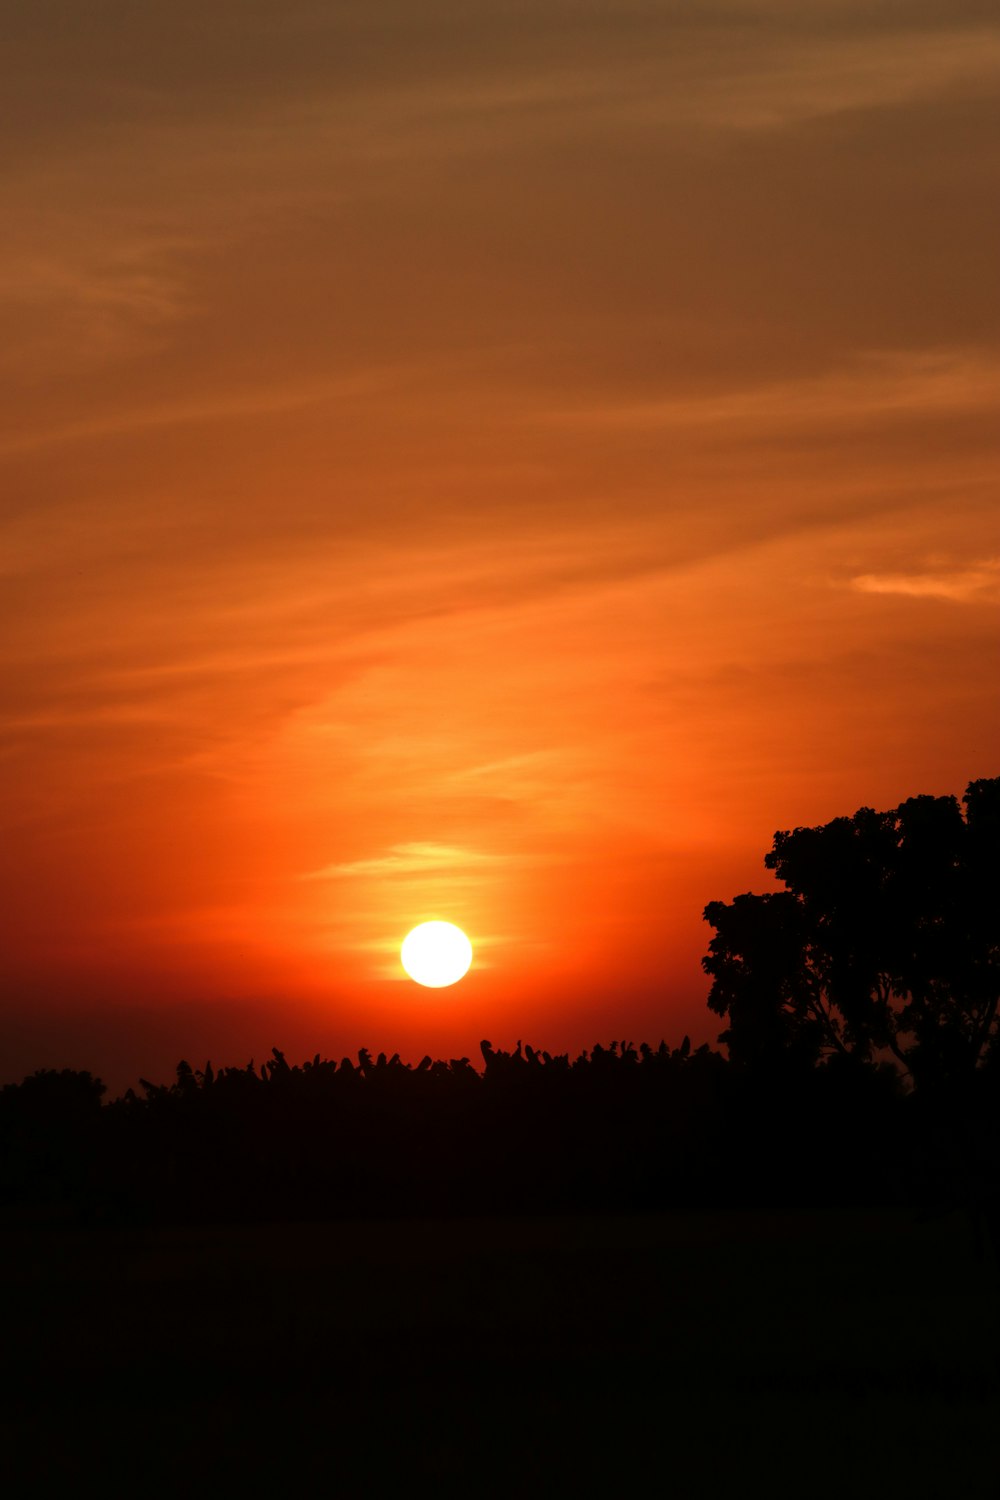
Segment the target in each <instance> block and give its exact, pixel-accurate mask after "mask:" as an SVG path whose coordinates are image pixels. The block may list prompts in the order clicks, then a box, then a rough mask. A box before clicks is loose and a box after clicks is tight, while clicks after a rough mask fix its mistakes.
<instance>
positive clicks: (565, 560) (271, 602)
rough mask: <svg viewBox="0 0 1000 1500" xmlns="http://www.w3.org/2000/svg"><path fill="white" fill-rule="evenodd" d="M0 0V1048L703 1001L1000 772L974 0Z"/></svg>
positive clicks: (161, 1052) (318, 1035) (627, 1019)
mask: <svg viewBox="0 0 1000 1500" xmlns="http://www.w3.org/2000/svg"><path fill="white" fill-rule="evenodd" d="M2 10H3V27H4V36H5V45H4V56H5V61H4V69H5V75H6V76H5V78H4V82H3V89H2V91H0V100H2V104H0V108H2V111H3V114H4V117H5V118H4V122H3V125H4V128H3V140H4V142H5V146H4V156H5V163H4V165H5V173H4V182H5V186H4V189H3V192H4V223H5V233H4V236H3V242H2V246H0V269H2V277H0V280H2V303H0V315H2V330H0V365H2V367H3V375H4V389H5V398H4V401H3V404H2V410H0V469H2V488H0V494H2V497H3V498H2V506H3V512H2V530H0V538H2V539H0V570H2V574H3V588H2V591H0V601H2V603H0V609H2V619H0V668H2V672H3V678H4V682H5V689H4V703H5V717H4V723H3V731H2V742H0V751H2V766H3V776H2V779H0V799H2V830H0V850H2V885H0V898H2V901H0V911H2V918H0V920H2V925H3V940H2V960H0V961H2V973H0V985H2V992H3V997H4V998H3V1005H4V1012H5V1021H4V1026H3V1028H2V1034H0V1078H2V1079H7V1078H13V1077H18V1076H20V1075H21V1074H22V1073H23V1072H24V1071H25V1070H27V1069H29V1068H33V1067H37V1066H42V1065H52V1066H62V1065H64V1064H72V1065H77V1066H91V1067H93V1068H95V1069H96V1070H98V1071H100V1072H102V1073H103V1075H104V1076H105V1077H108V1078H110V1079H111V1080H112V1081H113V1082H114V1083H115V1084H116V1085H117V1086H121V1085H122V1084H123V1083H125V1082H128V1081H131V1079H133V1078H134V1077H135V1076H136V1075H137V1074H138V1073H139V1072H145V1073H147V1075H148V1074H149V1073H153V1074H155V1075H156V1076H163V1075H164V1074H166V1072H167V1071H168V1070H169V1068H170V1066H171V1064H172V1063H173V1062H174V1061H175V1060H176V1058H177V1057H178V1056H180V1055H181V1054H185V1055H188V1056H190V1058H191V1060H192V1061H193V1062H195V1063H199V1064H200V1063H201V1062H203V1061H204V1059H205V1057H206V1056H211V1057H212V1058H213V1060H214V1061H216V1062H217V1063H218V1062H220V1061H221V1062H225V1061H245V1060H246V1058H247V1057H249V1056H250V1055H255V1056H257V1057H258V1058H259V1057H260V1056H261V1055H263V1054H264V1053H265V1051H266V1049H267V1048H268V1047H270V1045H271V1044H272V1042H276V1043H278V1044H279V1045H283V1046H286V1048H287V1049H288V1050H289V1051H290V1053H292V1054H295V1055H300V1054H303V1053H305V1052H306V1051H309V1052H312V1051H314V1050H316V1049H317V1048H319V1049H321V1050H323V1051H324V1052H327V1051H329V1052H334V1053H338V1054H339V1053H340V1052H343V1051H353V1050H355V1049H356V1048H357V1047H358V1046H359V1045H361V1044H363V1043H367V1044H368V1045H370V1046H373V1047H375V1048H378V1047H383V1046H385V1047H388V1048H389V1049H390V1050H391V1049H393V1048H396V1047H398V1048H400V1050H402V1051H403V1052H404V1054H405V1055H407V1056H413V1057H416V1056H419V1055H420V1053H421V1052H422V1051H424V1050H425V1049H426V1050H430V1051H432V1052H435V1053H451V1054H460V1053H463V1052H465V1053H470V1054H474V1049H475V1048H476V1047H477V1044H478V1041H479V1038H480V1037H481V1036H484V1035H487V1036H490V1037H492V1039H493V1040H494V1042H495V1043H497V1044H498V1045H509V1044H512V1043H513V1041H514V1040H515V1039H516V1038H517V1037H518V1036H524V1037H525V1038H526V1039H531V1040H534V1041H535V1042H536V1044H538V1045H543V1046H548V1047H550V1048H552V1049H563V1048H565V1047H578V1046H581V1045H584V1044H589V1043H590V1042H592V1041H594V1040H596V1039H598V1038H604V1039H605V1040H606V1039H608V1038H611V1037H616V1036H617V1037H620V1036H624V1035H628V1036H629V1037H631V1038H633V1039H635V1040H639V1039H641V1038H644V1037H646V1038H649V1039H650V1040H653V1041H658V1040H659V1038H660V1037H661V1036H664V1035H665V1036H667V1038H668V1039H669V1040H679V1038H680V1036H681V1034H682V1033H683V1032H684V1031H690V1032H691V1034H692V1036H693V1037H695V1039H696V1040H699V1041H700V1040H703V1039H714V1037H715V1035H716V1033H717V1031H718V1029H719V1023H718V1021H717V1018H715V1017H712V1016H710V1015H709V1014H708V1013H707V1011H706V1010H705V996H706V994H707V983H706V981H705V978H704V976H703V975H702V973H701V970H700V958H701V955H702V953H703V952H704V951H705V946H706V943H707V940H708V937H709V935H710V933H709V929H708V928H707V927H706V926H705V925H704V924H703V923H702V921H701V910H702V908H703V906H704V905H705V903H706V901H708V900H710V899H713V898H724V899H728V898H729V897H731V896H732V895H733V894H735V893H736V892H737V891H739V890H745V889H747V888H750V887H755V888H757V889H762V888H766V887H767V884H768V877H766V876H765V873H764V871H763V868H762V863H761V861H762V858H763V855H764V853H765V851H766V850H767V848H768V847H769V845H770V841H771V837H772V834H773V832H774V830H775V829H776V828H778V827H789V826H794V825H796V824H799V823H815V822H819V821H824V820H826V819H828V818H830V817H833V816H835V815H837V814H838V813H847V812H852V811H853V810H854V809H855V808H856V807H858V806H859V805H861V804H869V805H873V806H877V807H882V806H891V805H894V804H895V803H896V802H898V801H899V800H901V799H902V798H903V797H906V796H908V795H911V794H913V793H917V792H932V793H949V792H955V793H961V791H962V790H963V789H964V787H965V785H966V783H967V782H968V781H969V780H970V779H972V778H974V777H979V776H990V775H996V774H998V772H1000V754H998V747H1000V696H998V690H997V686H996V683H997V680H998V668H1000V634H998V624H1000V613H998V610H1000V525H998V521H1000V506H998V493H997V490H998V487H997V476H998V468H1000V466H998V455H997V448H998V442H997V439H998V422H997V404H998V396H1000V355H998V347H997V310H998V286H1000V278H998V276H997V273H996V268H997V266H998V265H1000V254H998V250H1000V246H998V243H997V241H998V238H1000V236H998V233H997V230H998V212H997V204H998V203H1000V193H998V186H1000V183H998V176H1000V174H998V166H1000V148H998V144H997V143H998V141H1000V24H998V23H997V21H996V13H995V9H994V8H993V7H992V6H986V5H981V4H973V3H963V0H957V3H956V0H948V3H947V4H946V3H945V0H934V3H930V0H927V3H924V0H913V3H908V4H906V5H901V4H898V3H891V4H890V3H882V4H878V3H876V4H869V3H866V4H860V3H857V4H854V3H849V0H818V3H815V4H810V5H809V6H802V5H801V4H797V3H792V0H787V3H786V0H780V3H779V0H775V3H770V4H769V3H757V0H731V3H728V4H719V5H716V4H712V3H708V4H705V5H701V4H699V5H697V6H691V5H690V4H689V3H687V0H683V3H682V0H675V3H670V0H664V3H655V4H654V3H643V0H636V3H623V4H621V5H615V6H611V5H606V4H600V5H598V4H596V3H592V0H579V3H575V4H573V5H567V4H564V3H556V0H532V3H530V4H528V3H524V4H516V3H509V0H508V3H500V0H477V3H476V4H475V5H471V6H470V5H467V4H465V5H459V4H457V3H451V0H449V3H433V0H431V3H425V4H421V5H414V4H412V3H411V0H405V3H404V0H365V3H361V0H357V3H337V4H335V3H330V4H318V3H316V0H308V3H306V0H284V3H283V4H281V5H280V6H279V5H278V4H277V3H276V0H198V3H194V0H171V3H170V4H169V5H167V4H165V3H163V0H146V3H144V4H143V5H141V6H139V5H134V4H131V3H125V0H108V3H104V4H100V5H97V4H94V5H86V6H74V5H70V4H66V3H57V0H33V3H32V5H30V6H6V5H5V6H3V7H2ZM427 916H441V917H446V918H449V919H451V920H454V921H456V922H458V923H460V924H461V925H462V926H463V927H465V928H466V930H467V931H468V932H469V934H470V936H471V937H472V940H473V942H474V944H475V946H476V954H477V962H476V965H475V967H474V969H473V971H472V973H471V974H470V975H469V976H468V978H467V979H466V980H464V981H463V982H462V983H461V984H460V985H459V986H457V987H456V988H455V989H452V990H444V991H440V992H437V993H434V992H430V991H424V990H420V989H418V988H417V987H415V986H413V985H412V984H410V983H409V982H408V981H406V980H405V979H404V978H403V977H402V974H401V971H400V970H399V968H398V963H397V958H396V954H397V950H398V944H399V941H400V940H401V938H402V936H403V935H404V933H405V932H406V930H407V929H408V928H409V927H410V926H412V925H413V924H414V923H415V922H416V921H418V920H420V919H421V918H424V917H427Z"/></svg>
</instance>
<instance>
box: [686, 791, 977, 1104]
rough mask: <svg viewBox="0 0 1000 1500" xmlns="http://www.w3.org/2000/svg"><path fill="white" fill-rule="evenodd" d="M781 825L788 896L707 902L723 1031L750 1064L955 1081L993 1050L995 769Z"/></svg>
mask: <svg viewBox="0 0 1000 1500" xmlns="http://www.w3.org/2000/svg"><path fill="white" fill-rule="evenodd" d="M963 802H964V806H965V815H964V816H963V814H962V810H961V808H960V807H959V804H958V802H957V800H956V799H955V798H954V797H926V796H925V797H911V798H909V799H908V800H907V801H906V802H903V803H901V804H900V805H899V806H898V807H896V808H893V809H892V811H890V812H883V813H879V812H873V811H872V809H871V808H867V807H863V808H860V809H859V810H858V811H857V812H856V813H855V814H854V816H853V817H849V818H848V817H843V818H835V819H834V820H833V821H832V822H830V823H826V824H823V825H822V826H820V827H818V828H796V829H794V830H792V831H784V832H778V833H776V834H775V836H774V845H773V847H772V849H771V852H770V853H769V854H768V855H767V856H766V857H765V860H764V863H765V865H766V867H767V868H768V869H769V870H773V871H774V873H775V874H776V875H777V876H778V878H779V879H780V880H782V881H783V882H784V884H785V886H786V889H785V890H784V891H776V892H773V893H771V894H768V895H752V894H746V895H742V896H737V897H736V898H735V900H734V901H732V902H731V903H728V904H727V903H725V902H722V901H713V902H710V903H709V905H708V906H707V907H706V908H705V918H706V920H707V921H708V922H709V923H710V924H711V925H712V926H713V927H714V928H715V929H716V936H715V937H714V938H713V939H712V940H711V942H710V944H709V952H708V955H707V956H706V957H705V959H704V960H703V965H704V968H705V970H706V972H707V973H708V974H710V975H711V976H712V981H713V982H712V989H711V993H710V995H709V1000H708V1004H709V1006H710V1008H711V1009H712V1010H714V1011H715V1012H716V1014H718V1015H721V1016H726V1017H728V1021H729V1025H728V1029H727V1030H726V1031H724V1032H723V1033H722V1034H721V1036H720V1041H723V1042H726V1043H727V1044H728V1046H729V1052H730V1057H731V1059H732V1060H733V1061H734V1062H735V1063H738V1064H741V1065H744V1066H746V1067H753V1068H758V1069H759V1068H761V1067H770V1068H773V1069H775V1070H781V1069H785V1070H787V1069H789V1068H795V1067H801V1066H802V1065H805V1066H808V1067H813V1066H815V1065H816V1064H818V1063H820V1062H821V1061H823V1060H824V1059H827V1060H829V1059H832V1058H837V1059H839V1060H840V1061H841V1062H844V1063H846V1062H849V1061H850V1062H854V1063H856V1064H857V1063H860V1064H865V1063H871V1062H872V1061H874V1060H877V1059H878V1058H879V1056H880V1055H883V1056H884V1054H885V1053H891V1054H893V1055H894V1056H895V1058H896V1059H897V1060H898V1062H899V1063H900V1064H901V1065H902V1066H903V1067H904V1069H905V1070H906V1072H907V1073H908V1074H909V1075H910V1077H911V1078H912V1079H913V1081H914V1082H915V1083H916V1084H917V1085H918V1086H923V1085H937V1086H942V1085H946V1084H947V1085H950V1086H955V1085H961V1084H962V1083H963V1082H966V1081H968V1079H969V1078H970V1076H971V1075H972V1074H973V1073H974V1072H975V1070H976V1069H977V1067H978V1066H979V1064H980V1063H981V1062H982V1061H983V1060H984V1059H985V1058H986V1057H987V1056H988V1053H989V1050H990V1048H991V1046H992V1045H993V1043H994V1039H995V1037H996V1032H997V1002H998V998H1000V778H995V779H993V780H981V781H974V782H972V783H971V784H970V785H969V787H968V788H967V790H966V793H965V797H964V798H963Z"/></svg>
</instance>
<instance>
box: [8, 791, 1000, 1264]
mask: <svg viewBox="0 0 1000 1500" xmlns="http://www.w3.org/2000/svg"><path fill="white" fill-rule="evenodd" d="M963 801H964V806H965V813H964V816H963V813H962V811H961V809H960V807H959V805H958V803H957V801H956V799H954V798H951V797H916V798H911V799H910V800H909V801H907V802H904V803H902V804H901V805H900V806H899V807H897V808H895V809H893V810H892V811H890V812H886V813H876V812H873V811H872V810H871V809H868V808H862V809H860V810H859V811H858V812H856V813H855V814H854V815H853V817H850V818H837V819H835V820H834V821H833V822H831V823H828V824H826V825H824V826H822V827H819V828H798V829H795V830H794V831H792V832H779V833H778V834H776V835H775V839H774V845H773V849H772V851H771V852H770V853H769V854H768V855H767V857H766V860H765V864H766V866H767V868H769V869H771V870H772V871H774V873H775V874H776V875H777V876H778V877H779V879H781V880H782V881H783V882H784V884H785V886H786V889H785V890H784V891H778V892H773V893H770V894H766V895H752V894H746V895H741V896H737V897H736V898H735V900H733V901H732V902H730V903H728V904H727V903H724V902H720V901H716V902H712V903H711V904H710V905H709V906H708V907H707V908H706V912H705V915H706V918H707V920H708V921H709V922H710V923H711V925H712V926H713V928H714V929H715V936H714V937H713V938H712V940H711V942H710V944H709V951H708V954H707V956H706V958H705V959H704V966H705V969H706V971H707V973H708V974H709V975H710V976H711V978H712V987H711V992H710V995H709V997H708V1004H709V1006H710V1008H711V1009H712V1010H713V1011H714V1012H715V1013H717V1014H719V1015H720V1016H723V1017H724V1018H725V1019H726V1020H727V1022H728V1025H727V1028H726V1030H724V1031H723V1032H722V1034H721V1036H720V1041H721V1042H722V1043H724V1044H725V1046H726V1048H727V1052H728V1055H726V1054H724V1053H723V1052H721V1051H718V1050H715V1049H713V1048H711V1047H710V1046H708V1045H707V1044H706V1045H703V1046H700V1047H697V1048H692V1047H691V1044H690V1041H689V1039H688V1038H687V1037H685V1038H684V1039H683V1041H682V1042H681V1044H680V1045H679V1046H676V1047H670V1046H668V1045H667V1044H666V1042H661V1043H660V1044H659V1046H656V1047H654V1046H651V1045H649V1044H647V1043H642V1044H641V1045H639V1046H636V1045H635V1044H634V1043H633V1042H631V1041H628V1040H616V1041H612V1042H611V1043H610V1044H608V1045H605V1044H601V1043H598V1044H596V1045H595V1046H594V1047H593V1048H591V1049H590V1050H589V1051H584V1052H582V1053H580V1054H579V1056H577V1057H575V1058H571V1057H570V1056H569V1054H567V1053H563V1054H557V1055H552V1054H550V1053H549V1052H547V1051H544V1050H536V1049H535V1048H534V1047H532V1046H530V1045H527V1044H522V1042H520V1041H518V1043H517V1046H516V1047H515V1049H514V1050H513V1051H509V1052H508V1051H503V1050H500V1049H497V1048H494V1047H493V1046H492V1045H491V1044H490V1043H489V1042H488V1041H484V1042H483V1043H482V1068H481V1069H480V1068H476V1067H474V1066H473V1065H472V1062H471V1061H470V1059H469V1058H468V1057H461V1058H452V1059H450V1060H447V1061H444V1060H437V1061H435V1060H432V1059H431V1057H429V1056H426V1057H424V1058H423V1059H422V1060H421V1061H420V1062H419V1063H417V1064H416V1065H412V1064H410V1063H406V1062H403V1061H402V1060H401V1059H400V1057H399V1054H398V1053H397V1054H393V1056H391V1057H387V1055H386V1054H385V1053H384V1052H380V1053H379V1054H378V1056H377V1057H374V1058H373V1057H372V1055H371V1053H370V1052H369V1050H368V1049H367V1048H362V1049H361V1050H360V1052H359V1053H358V1054H357V1059H356V1060H354V1059H352V1058H348V1057H345V1058H343V1059H341V1060H340V1061H339V1062H338V1061H335V1060H334V1059H330V1058H324V1057H321V1056H320V1055H319V1054H318V1053H317V1054H316V1055H315V1056H314V1057H313V1058H311V1059H310V1060H308V1061H305V1062H303V1063H301V1064H291V1063H289V1061H288V1060H287V1058H286V1057H285V1055H284V1054H283V1053H282V1052H281V1051H280V1050H278V1049H277V1048H274V1049H273V1051H272V1055H271V1057H270V1058H269V1059H267V1060H266V1061H265V1062H264V1063H263V1064H261V1065H259V1066H258V1065H256V1064H255V1063H254V1062H252V1061H251V1062H250V1063H248V1064H247V1065H246V1066H240V1067H234V1066H226V1067H221V1068H218V1069H216V1068H213V1066H212V1064H211V1063H206V1064H205V1066H204V1068H201V1069H195V1068H193V1067H192V1066H191V1065H190V1064H189V1063H188V1062H186V1061H183V1062H181V1063H180V1064H179V1065H178V1067H177V1070H176V1077H175V1079H174V1081H173V1082H172V1083H170V1084H163V1083H154V1082H150V1081H148V1080H142V1081H141V1085H140V1089H139V1090H138V1091H135V1090H133V1089H129V1090H127V1092H126V1093H125V1094H124V1096H123V1097H121V1098H118V1099H115V1100H112V1101H111V1102H109V1103H104V1102H102V1101H103V1095H104V1092H105V1090H104V1086H103V1084H101V1082H100V1080H98V1079H96V1078H94V1077H92V1076H91V1075H90V1074H89V1073H84V1072H72V1071H63V1072H54V1071H42V1072H38V1073H36V1074H34V1075H32V1076H31V1077H29V1078H27V1079H25V1080H24V1082H22V1083H20V1084H11V1085H8V1086H6V1087H5V1088H4V1089H2V1090H0V1210H2V1212H3V1214H4V1215H5V1216H6V1218H7V1219H8V1220H10V1219H12V1218H13V1219H14V1220H15V1221H16V1220H18V1219H19V1218H21V1219H24V1218H27V1219H29V1220H30V1219H32V1217H34V1218H36V1219H37V1218H44V1217H45V1215H46V1214H49V1215H52V1216H54V1217H55V1218H57V1219H58V1218H59V1217H60V1216H62V1217H63V1218H65V1217H67V1216H68V1217H70V1218H75V1219H79V1220H83V1221H88V1222H97V1223H108V1222H111V1223H116V1222H126V1223H127V1222H149V1223H160V1222H178V1223H185V1222H211V1221H219V1222H226V1221H240V1222H243V1221H249V1220H265V1221H268V1220H292V1219H340V1218H347V1217H384V1216H398V1215H415V1214H416V1215H427V1214H442V1213H444V1214H456V1213H457V1214H470V1213H471V1214H483V1213H491V1214H494V1213H504V1214H508V1213H537V1212H553V1211H573V1212H579V1211H585V1212H588V1213H594V1212H596V1213H603V1212H620V1211H647V1210H664V1209H688V1208H705V1207H712V1208H717V1207H751V1208H752V1207H761V1206H767V1205H771V1206H774V1205H782V1206H801V1205H866V1204H867V1205H871V1204H885V1203H899V1202H916V1203H917V1204H918V1205H919V1207H920V1209H921V1211H923V1212H926V1213H934V1212H941V1211H944V1210H947V1209H948V1208H953V1207H964V1208H965V1209H967V1210H968V1212H969V1213H971V1215H972V1217H973V1220H974V1222H975V1225H976V1229H977V1234H978V1235H979V1238H980V1243H981V1245H982V1246H983V1247H985V1246H986V1245H987V1244H988V1243H989V1242H990V1241H991V1240H992V1242H993V1244H994V1246H995V1245H996V1242H997V1225H998V1210H997V1205H998V1194H997V1182H996V1167H995V1163H996V1160H997V1147H998V1144H1000V1046H998V1043H997V1028H998V1020H997V1002H998V994H1000V873H998V872H1000V859H998V855H1000V839H998V832H1000V778H998V779H995V780H991V781H976V782H973V783H972V784H971V785H970V786H969V788H968V789H967V791H966V794H965V797H964V799H963Z"/></svg>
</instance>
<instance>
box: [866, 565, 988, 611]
mask: <svg viewBox="0 0 1000 1500" xmlns="http://www.w3.org/2000/svg"><path fill="white" fill-rule="evenodd" d="M851 587H852V588H853V589H856V590H857V591H858V593H860V594H901V595H904V596H905V597H908V598H912V599H948V600H950V601H951V602H952V603H955V604H1000V557H991V558H985V559H984V560H983V561H982V562H978V563H976V564H975V565H974V566H972V567H970V568H958V569H953V570H940V569H927V570H921V571H914V572H908V573H859V574H858V575H857V576H856V577H855V578H852V579H851Z"/></svg>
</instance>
